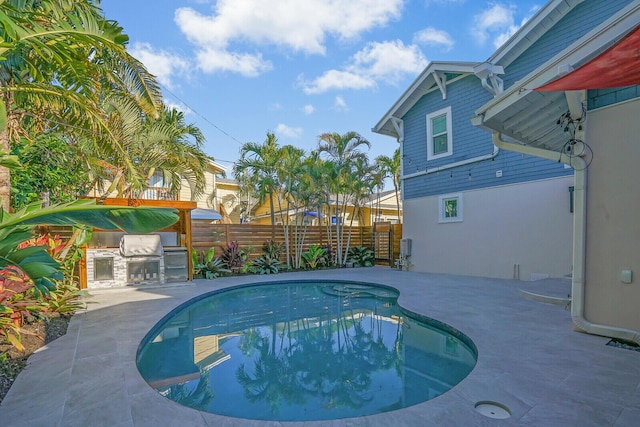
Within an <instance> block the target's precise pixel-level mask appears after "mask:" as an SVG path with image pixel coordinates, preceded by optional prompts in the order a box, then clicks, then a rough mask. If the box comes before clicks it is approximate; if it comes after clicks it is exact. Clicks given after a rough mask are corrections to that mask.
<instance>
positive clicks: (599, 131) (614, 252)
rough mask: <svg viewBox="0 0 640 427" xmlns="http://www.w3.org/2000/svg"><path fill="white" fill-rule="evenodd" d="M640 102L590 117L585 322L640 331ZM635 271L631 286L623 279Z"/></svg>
mask: <svg viewBox="0 0 640 427" xmlns="http://www.w3.org/2000/svg"><path fill="white" fill-rule="evenodd" d="M638 117H640V100H637V99H636V100H634V101H628V102H625V103H622V104H617V105H614V106H610V107H605V108H602V109H599V110H596V111H590V112H589V113H588V117H587V122H586V123H587V134H586V141H587V143H588V144H589V145H590V146H591V147H592V149H593V161H592V162H591V165H590V166H589V169H588V170H587V181H588V183H587V254H586V256H587V259H586V272H585V317H586V318H587V320H589V321H591V322H594V323H602V324H606V325H612V326H618V327H624V328H630V329H635V330H640V166H639V165H638V161H639V160H640V120H638ZM623 269H631V270H632V271H633V274H634V277H633V282H632V283H631V284H624V283H622V281H621V279H620V274H621V271H622V270H623Z"/></svg>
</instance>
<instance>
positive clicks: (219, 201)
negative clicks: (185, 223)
mask: <svg viewBox="0 0 640 427" xmlns="http://www.w3.org/2000/svg"><path fill="white" fill-rule="evenodd" d="M225 172H226V170H225V168H224V167H223V166H221V165H219V164H218V163H215V162H211V163H210V164H209V167H208V168H207V170H206V171H205V182H206V185H205V191H204V194H203V195H202V196H200V197H199V198H198V199H196V200H193V198H192V195H191V188H190V187H189V184H188V182H187V181H185V180H183V181H182V185H181V188H180V192H179V194H177V195H175V194H172V193H171V191H170V189H169V188H168V185H165V182H164V181H163V176H162V171H156V173H155V174H154V175H153V176H152V177H151V178H150V179H149V187H148V188H147V189H146V190H145V191H144V192H143V193H142V195H141V197H140V198H141V199H143V200H177V201H195V202H196V204H197V208H199V209H202V211H198V214H199V215H200V216H203V215H204V216H203V217H202V218H200V219H206V218H204V217H207V218H209V217H210V219H212V220H220V221H221V222H224V223H235V224H239V223H240V196H239V193H240V190H239V185H238V183H237V181H235V180H232V179H226V178H221V177H220V176H221V175H224V173H225ZM108 186H109V183H108V182H107V183H105V184H104V187H105V188H108ZM90 196H91V197H100V196H101V193H100V192H99V191H98V189H94V190H93V192H92V194H90ZM115 196H116V193H115V192H113V193H112V194H110V195H109V197H115Z"/></svg>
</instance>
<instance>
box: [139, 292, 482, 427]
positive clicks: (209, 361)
mask: <svg viewBox="0 0 640 427" xmlns="http://www.w3.org/2000/svg"><path fill="white" fill-rule="evenodd" d="M397 297H398V293H397V291H395V290H394V289H392V288H389V287H383V286H378V285H370V284H365V283H358V282H344V281H320V282H319V281H313V282H306V281H302V282H301V281H296V282H276V283H274V282H269V283H268V284H259V285H251V286H242V287H236V288H230V289H227V290H222V291H216V292H213V293H210V294H206V295H204V296H201V297H199V298H197V299H196V300H192V301H189V302H187V303H185V304H183V305H181V306H180V307H178V308H177V309H175V310H173V311H172V312H171V313H170V314H168V315H167V316H165V318H164V319H163V320H161V321H160V322H159V323H158V324H157V325H156V326H155V327H154V328H153V329H152V330H151V331H150V332H149V334H147V336H146V337H145V339H144V340H143V342H142V343H141V345H140V347H139V350H138V356H137V364H138V369H139V371H140V373H141V374H142V376H143V377H144V379H145V380H146V381H147V382H148V383H149V384H150V385H151V386H152V387H153V388H155V389H156V390H157V391H158V392H159V393H160V394H162V395H163V396H165V397H167V398H168V399H171V400H174V401H176V402H178V403H180V404H183V405H185V406H189V407H192V408H194V409H198V410H201V411H207V412H211V413H215V414H220V415H226V416H231V417H239V418H249V419H259V420H279V421H305V420H329V419H339V418H349V417H358V416H364V415H372V414H377V413H381V412H387V411H393V410H397V409H401V408H405V407H408V406H412V405H415V404H418V403H421V402H424V401H427V400H429V399H433V398H435V397H437V396H439V395H441V394H442V393H445V392H446V391H448V390H449V389H451V388H452V387H454V386H455V385H456V384H458V383H459V382H460V381H462V379H464V378H465V377H466V376H467V375H468V374H469V372H470V371H471V370H472V369H473V367H474V366H475V363H476V358H477V350H476V348H475V346H474V344H473V343H472V342H471V340H470V339H469V338H467V337H466V336H465V335H464V334H462V333H461V332H459V331H457V330H455V329H454V328H452V327H450V326H447V325H445V324H443V323H441V322H438V321H436V320H433V319H428V318H426V317H423V316H418V315H416V314H413V313H409V312H407V311H405V310H403V309H402V308H401V307H399V306H398V304H397Z"/></svg>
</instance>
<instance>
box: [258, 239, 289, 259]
mask: <svg viewBox="0 0 640 427" xmlns="http://www.w3.org/2000/svg"><path fill="white" fill-rule="evenodd" d="M262 252H263V253H264V255H265V256H268V257H270V258H273V259H280V257H281V256H282V254H283V252H284V243H278V242H276V241H275V240H273V239H271V240H267V241H266V242H264V245H262Z"/></svg>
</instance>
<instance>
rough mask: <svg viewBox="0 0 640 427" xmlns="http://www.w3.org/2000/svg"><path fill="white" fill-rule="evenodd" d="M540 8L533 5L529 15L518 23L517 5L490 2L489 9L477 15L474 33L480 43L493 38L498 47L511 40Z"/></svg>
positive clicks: (494, 44) (495, 45)
mask: <svg viewBox="0 0 640 427" xmlns="http://www.w3.org/2000/svg"><path fill="white" fill-rule="evenodd" d="M538 9H539V7H538V6H535V7H533V8H532V9H531V10H529V15H528V16H526V17H525V18H523V19H522V21H521V22H520V24H516V22H515V14H516V6H515V5H513V4H509V5H504V4H500V3H490V4H489V8H488V9H485V10H484V11H483V12H482V13H480V14H478V15H476V16H475V18H474V26H473V28H472V34H473V36H474V37H475V38H476V39H477V40H478V41H479V42H480V43H485V42H486V41H487V39H489V38H492V39H493V41H492V43H493V46H494V47H495V48H496V49H497V48H499V47H500V46H502V45H503V44H504V43H505V42H506V41H507V40H509V38H510V37H511V36H512V35H514V34H515V33H516V31H518V30H519V29H520V27H522V26H523V25H524V24H525V23H526V22H527V21H528V20H529V18H530V17H531V16H532V15H533V14H535V13H536V12H537V10H538Z"/></svg>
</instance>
